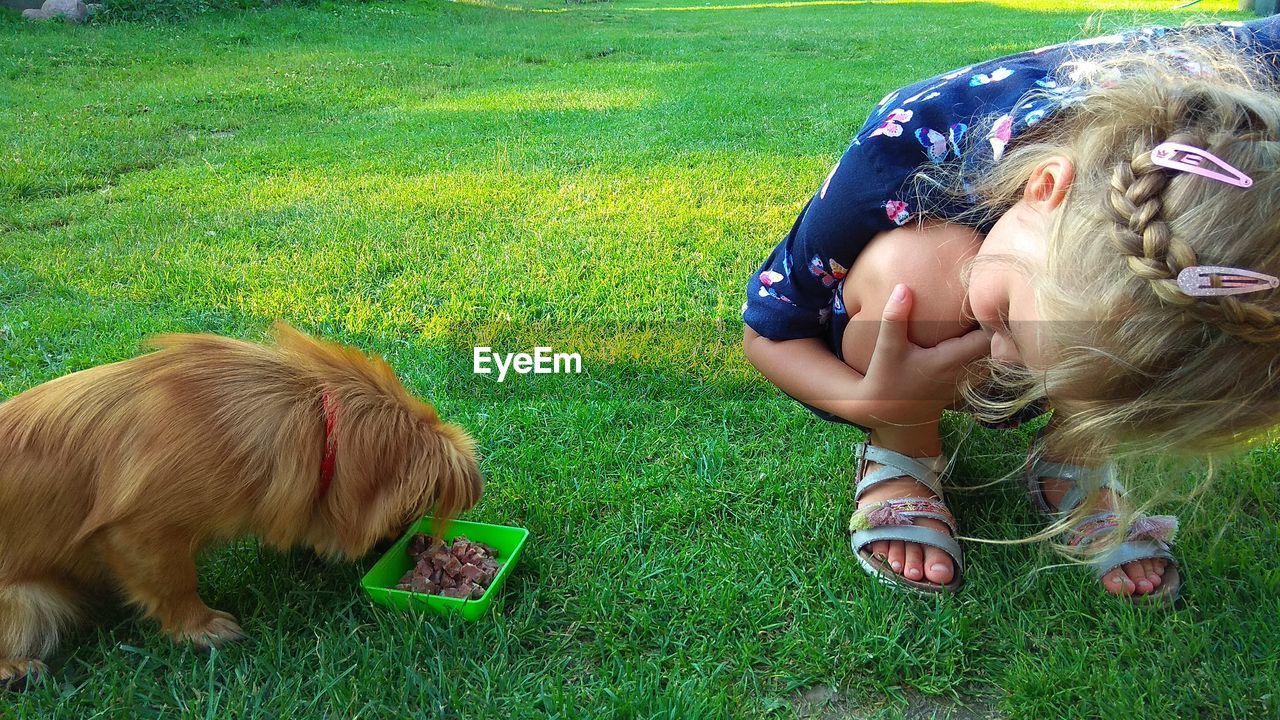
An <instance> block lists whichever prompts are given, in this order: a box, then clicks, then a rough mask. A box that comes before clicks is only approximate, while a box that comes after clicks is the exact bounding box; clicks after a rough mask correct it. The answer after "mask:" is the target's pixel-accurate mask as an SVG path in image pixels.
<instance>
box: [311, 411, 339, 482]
mask: <svg viewBox="0 0 1280 720" xmlns="http://www.w3.org/2000/svg"><path fill="white" fill-rule="evenodd" d="M320 404H321V405H322V406H323V407H324V459H323V460H321V461H320V483H319V485H318V486H317V487H316V500H323V499H324V496H325V495H326V494H327V493H328V492H329V486H330V485H332V484H333V464H334V460H335V459H337V456H338V438H337V437H336V436H334V434H333V426H334V423H335V422H336V421H337V419H338V403H337V402H336V401H335V400H334V399H333V398H332V397H330V396H329V391H327V390H326V391H325V392H323V393H321V395H320Z"/></svg>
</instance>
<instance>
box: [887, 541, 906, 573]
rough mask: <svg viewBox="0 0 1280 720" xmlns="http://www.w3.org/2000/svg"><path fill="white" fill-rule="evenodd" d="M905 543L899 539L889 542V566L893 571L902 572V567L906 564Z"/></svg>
mask: <svg viewBox="0 0 1280 720" xmlns="http://www.w3.org/2000/svg"><path fill="white" fill-rule="evenodd" d="M906 548H907V545H906V543H904V542H902V541H901V540H894V541H893V542H891V543H889V567H891V568H893V571H894V572H896V573H898V574H899V575H901V574H902V569H903V567H904V566H906V564H907V552H906Z"/></svg>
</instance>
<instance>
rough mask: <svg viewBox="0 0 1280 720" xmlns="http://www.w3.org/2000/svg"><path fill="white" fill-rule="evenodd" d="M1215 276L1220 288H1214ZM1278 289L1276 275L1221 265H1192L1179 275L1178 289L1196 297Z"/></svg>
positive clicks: (1279, 284)
mask: <svg viewBox="0 0 1280 720" xmlns="http://www.w3.org/2000/svg"><path fill="white" fill-rule="evenodd" d="M1215 275H1216V276H1218V278H1219V279H1220V280H1221V283H1222V285H1221V286H1220V287H1214V286H1213V276H1215ZM1277 287H1280V278H1277V277H1275V276H1274V275H1264V274H1262V273H1259V272H1254V271H1252V270H1242V269H1240V268H1232V267H1223V266H1221V265H1192V266H1191V267H1189V268H1184V269H1183V270H1182V272H1180V273H1178V288H1179V289H1181V290H1182V292H1184V293H1186V294H1188V295H1191V296H1194V297H1208V296H1212V295H1240V294H1242V293H1251V292H1257V291H1259V290H1268V289H1275V288H1277Z"/></svg>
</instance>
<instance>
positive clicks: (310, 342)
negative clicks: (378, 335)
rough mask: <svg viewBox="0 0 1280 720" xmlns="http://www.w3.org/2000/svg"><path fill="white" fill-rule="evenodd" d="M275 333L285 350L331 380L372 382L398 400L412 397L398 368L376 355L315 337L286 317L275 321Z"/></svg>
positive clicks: (278, 343)
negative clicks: (403, 382) (398, 374)
mask: <svg viewBox="0 0 1280 720" xmlns="http://www.w3.org/2000/svg"><path fill="white" fill-rule="evenodd" d="M271 333H272V335H273V336H274V337H275V341H276V346H277V347H279V348H280V351H281V352H282V353H284V354H285V355H286V356H289V357H291V358H292V359H293V360H294V361H295V362H296V363H298V364H299V365H301V366H303V367H306V368H309V369H310V370H312V371H313V372H315V373H317V374H318V375H321V376H323V377H324V378H326V379H328V380H331V381H333V382H335V383H337V384H343V383H345V382H356V383H361V384H368V385H371V386H373V387H375V388H377V389H378V390H380V391H382V392H384V393H387V394H388V395H390V396H391V397H393V398H396V399H397V400H405V399H406V398H409V394H408V392H407V391H406V390H405V389H404V386H402V385H401V384H400V380H399V378H397V377H396V373H395V370H392V369H391V366H390V365H388V364H387V362H386V361H385V360H383V359H382V358H381V357H379V356H378V355H376V354H367V355H366V354H365V353H363V352H361V351H359V350H357V349H356V348H353V347H349V346H346V345H340V344H338V343H332V342H326V341H324V340H320V339H318V338H314V337H312V336H310V335H307V334H306V333H304V332H302V331H300V330H298V329H296V328H294V327H293V326H292V325H289V324H288V323H286V322H284V321H283V320H277V321H275V322H274V323H273V324H272V326H271Z"/></svg>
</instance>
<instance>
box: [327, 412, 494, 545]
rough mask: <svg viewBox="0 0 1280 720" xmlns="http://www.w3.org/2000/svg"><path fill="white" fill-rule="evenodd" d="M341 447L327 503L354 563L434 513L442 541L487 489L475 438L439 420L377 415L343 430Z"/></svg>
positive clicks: (340, 440) (338, 535) (341, 543)
mask: <svg viewBox="0 0 1280 720" xmlns="http://www.w3.org/2000/svg"><path fill="white" fill-rule="evenodd" d="M342 424H343V422H342V420H341V416H340V419H339V421H338V426H339V428H341V426H342ZM337 441H338V453H337V461H336V468H335V475H334V479H333V485H332V487H331V489H330V491H329V496H328V498H327V502H328V503H330V517H331V518H332V519H333V523H334V531H335V532H336V535H337V537H336V539H337V544H338V546H339V547H340V548H341V552H342V554H344V555H346V556H347V557H349V558H357V557H360V556H362V555H364V554H365V553H367V552H369V550H370V549H371V548H372V547H373V546H374V545H375V544H377V543H378V542H379V541H380V540H383V539H386V538H388V537H391V536H394V535H395V534H397V533H399V532H402V531H403V530H404V528H405V527H406V526H407V525H408V524H409V523H411V522H412V521H414V520H416V519H418V518H420V517H422V516H423V515H426V514H427V513H428V512H434V514H435V516H436V517H437V519H438V522H437V523H436V531H437V532H436V534H437V535H439V534H441V533H442V532H443V528H444V526H445V524H446V523H447V522H448V520H449V519H451V518H452V517H454V516H455V515H457V514H458V513H459V512H462V511H463V510H465V509H467V508H469V507H471V506H472V505H474V504H475V503H476V501H477V500H479V499H480V494H481V492H482V491H483V488H484V480H483V478H482V476H481V474H480V469H479V467H478V465H477V464H476V460H475V455H474V450H473V447H472V442H471V439H470V437H468V436H467V435H466V433H465V432H463V431H462V430H461V429H459V428H457V427H454V426H452V425H447V424H445V423H441V422H439V421H438V420H437V421H435V422H430V421H427V420H425V419H423V418H416V417H415V418H408V417H406V416H404V415H403V414H398V413H397V414H396V415H394V416H392V415H385V416H379V415H376V414H371V415H370V416H368V417H363V418H361V419H360V420H359V422H356V421H354V420H353V421H351V422H348V423H347V427H346V428H345V429H339V430H338V438H337Z"/></svg>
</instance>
